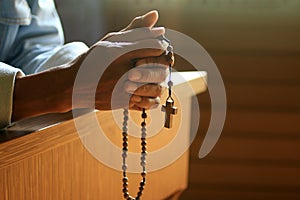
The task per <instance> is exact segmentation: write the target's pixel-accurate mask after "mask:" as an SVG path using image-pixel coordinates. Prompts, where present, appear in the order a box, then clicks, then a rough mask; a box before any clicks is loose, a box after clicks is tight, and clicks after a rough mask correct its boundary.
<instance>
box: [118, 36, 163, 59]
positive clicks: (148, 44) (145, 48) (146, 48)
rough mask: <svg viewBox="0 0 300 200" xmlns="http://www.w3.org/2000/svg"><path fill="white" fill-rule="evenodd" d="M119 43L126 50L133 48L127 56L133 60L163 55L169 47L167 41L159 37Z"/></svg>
mask: <svg viewBox="0 0 300 200" xmlns="http://www.w3.org/2000/svg"><path fill="white" fill-rule="evenodd" d="M119 45H121V46H123V48H125V50H126V51H130V50H132V51H130V52H129V53H128V54H127V56H128V57H127V58H128V59H131V60H136V59H141V58H146V57H158V56H161V55H162V54H163V52H165V51H166V49H167V47H168V43H167V42H165V41H163V40H159V39H146V40H141V41H137V42H132V43H120V44H119ZM126 48H127V49H126Z"/></svg>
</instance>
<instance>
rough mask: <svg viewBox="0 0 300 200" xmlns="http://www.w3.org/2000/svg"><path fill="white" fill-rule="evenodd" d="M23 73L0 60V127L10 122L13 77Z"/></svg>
mask: <svg viewBox="0 0 300 200" xmlns="http://www.w3.org/2000/svg"><path fill="white" fill-rule="evenodd" d="M23 75H24V74H23V72H22V71H21V70H20V69H17V68H14V67H11V66H9V65H7V64H5V63H2V62H0V102H1V106H0V129H1V128H4V127H6V126H8V125H9V124H10V123H11V115H12V108H13V103H12V102H13V93H14V83H15V78H16V77H17V76H23Z"/></svg>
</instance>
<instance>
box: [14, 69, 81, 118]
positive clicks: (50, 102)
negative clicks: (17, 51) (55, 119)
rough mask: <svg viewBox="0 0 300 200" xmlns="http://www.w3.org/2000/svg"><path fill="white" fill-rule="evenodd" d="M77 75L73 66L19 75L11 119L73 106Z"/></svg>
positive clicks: (59, 110)
mask: <svg viewBox="0 0 300 200" xmlns="http://www.w3.org/2000/svg"><path fill="white" fill-rule="evenodd" d="M75 75H76V71H75V70H74V68H71V67H57V68H53V69H51V70H48V71H44V72H42V73H38V74H34V75H30V76H24V77H21V78H17V79H16V82H15V90H14V96H13V98H14V101H13V113H12V120H13V121H17V120H20V119H23V118H27V117H33V116H38V115H42V114H46V113H55V112H66V111H69V110H71V108H72V102H71V101H72V86H73V83H74V78H75Z"/></svg>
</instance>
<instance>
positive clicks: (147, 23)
mask: <svg viewBox="0 0 300 200" xmlns="http://www.w3.org/2000/svg"><path fill="white" fill-rule="evenodd" d="M158 17H159V16H158V12H157V11H156V10H152V11H150V12H148V13H146V14H145V15H143V16H138V17H135V18H134V19H133V20H132V21H131V22H130V24H129V25H128V26H127V27H126V28H124V29H123V30H121V31H127V30H129V29H135V28H143V27H149V28H152V27H153V26H154V25H155V24H156V22H157V20H158Z"/></svg>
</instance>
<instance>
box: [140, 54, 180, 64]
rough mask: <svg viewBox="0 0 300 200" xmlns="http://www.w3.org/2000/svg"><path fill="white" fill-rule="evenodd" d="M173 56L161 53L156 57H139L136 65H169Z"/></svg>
mask: <svg viewBox="0 0 300 200" xmlns="http://www.w3.org/2000/svg"><path fill="white" fill-rule="evenodd" d="M173 59H174V58H173V56H172V58H170V56H169V55H164V54H163V55H161V56H158V57H147V58H143V59H139V60H138V61H137V62H136V63H135V66H136V67H148V66H153V67H157V66H159V67H169V65H170V64H172V63H173V62H174V61H173Z"/></svg>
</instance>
